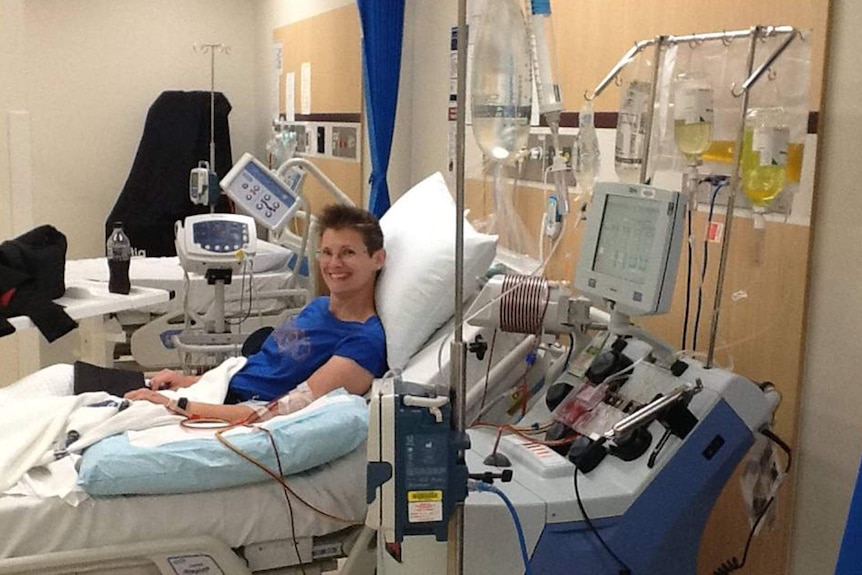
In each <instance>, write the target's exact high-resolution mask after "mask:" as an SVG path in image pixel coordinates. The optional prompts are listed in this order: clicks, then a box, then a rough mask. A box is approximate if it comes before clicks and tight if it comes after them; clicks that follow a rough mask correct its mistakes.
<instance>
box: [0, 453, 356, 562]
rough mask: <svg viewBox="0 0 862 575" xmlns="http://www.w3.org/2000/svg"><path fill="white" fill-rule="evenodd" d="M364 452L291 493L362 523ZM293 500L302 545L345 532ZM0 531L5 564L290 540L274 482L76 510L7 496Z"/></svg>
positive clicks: (112, 500) (318, 471)
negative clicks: (146, 548)
mask: <svg viewBox="0 0 862 575" xmlns="http://www.w3.org/2000/svg"><path fill="white" fill-rule="evenodd" d="M365 451H366V447H365V444H364V443H363V444H362V445H360V446H359V447H358V448H357V449H356V450H354V451H353V452H352V453H350V454H348V455H346V456H344V457H342V458H340V459H338V460H336V461H333V462H331V463H328V464H325V465H322V466H319V467H317V468H315V469H313V470H310V471H307V472H304V473H300V474H297V475H292V476H290V477H289V478H288V485H289V486H290V487H291V489H293V490H294V491H295V492H296V493H298V494H299V495H300V497H302V498H303V499H305V500H307V501H309V502H311V503H312V504H314V505H315V506H317V507H318V508H320V509H323V510H325V511H327V512H329V513H332V514H336V515H339V516H341V517H344V518H346V519H352V520H354V521H355V522H356V523H361V522H362V521H364V518H365V509H366V507H365V457H366V456H365ZM290 500H291V507H292V509H293V519H294V529H295V531H296V536H297V537H308V536H317V535H324V534H327V533H332V532H334V531H337V530H339V529H342V528H344V527H346V526H347V524H345V523H342V522H338V521H335V520H333V519H329V518H326V517H324V516H322V515H319V514H318V513H316V512H314V511H312V510H310V509H309V508H307V507H306V506H304V505H303V504H302V503H300V502H299V501H298V500H296V499H295V498H294V497H293V496H291V497H290ZM0 525H2V526H3V527H2V529H0V531H2V536H0V558H7V557H18V556H25V555H35V554H39V553H48V552H52V551H65V550H72V549H86V548H90V547H99V546H103V545H113V544H122V543H128V542H130V541H145V540H150V539H161V538H172V537H181V536H183V537H187V536H193V535H212V536H214V537H216V538H218V539H220V540H221V541H223V542H224V543H226V544H227V545H229V546H231V547H238V546H241V545H248V544H250V543H254V542H263V541H273V540H278V539H290V538H291V526H290V515H289V513H288V508H287V503H286V501H285V497H284V491H283V489H282V488H281V486H280V485H278V484H277V483H275V482H274V481H272V482H266V483H257V484H254V485H245V486H242V487H234V488H231V489H222V490H217V491H209V492H203V493H193V494H182V495H157V496H151V495H140V496H119V497H103V498H98V497H96V498H90V499H88V500H86V501H84V502H83V503H81V504H80V505H79V506H78V507H71V506H70V505H67V504H66V503H65V502H64V501H62V500H60V499H58V498H50V499H40V498H36V497H27V496H14V495H4V496H2V497H0Z"/></svg>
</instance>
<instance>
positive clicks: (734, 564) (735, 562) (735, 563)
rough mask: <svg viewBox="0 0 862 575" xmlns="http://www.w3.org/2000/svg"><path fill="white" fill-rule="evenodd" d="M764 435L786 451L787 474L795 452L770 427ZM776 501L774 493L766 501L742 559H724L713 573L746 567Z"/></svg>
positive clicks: (785, 467) (714, 574)
mask: <svg viewBox="0 0 862 575" xmlns="http://www.w3.org/2000/svg"><path fill="white" fill-rule="evenodd" d="M760 433H762V434H763V436H764V437H766V438H767V439H769V440H770V441H772V442H773V443H775V444H776V445H777V446H778V447H780V448H781V450H782V451H784V453H785V455H787V461H786V462H785V464H784V473H785V474H786V473H787V472H788V471H790V465H791V463H792V462H793V453H792V450H791V449H790V446H789V445H787V443H785V442H784V440H783V439H781V438H780V437H778V436H777V435H776V434H775V433H773V432H772V431H770V430H769V429H763V430H761V432H760ZM774 502H775V495H774V494H773V495H772V496H771V497H770V498H769V500H768V501H767V502H766V505H764V506H763V509H762V510H761V511H760V514H758V516H757V519H756V520H755V521H754V524H753V525H752V526H751V529H750V530H749V532H748V538H747V539H746V541H745V548H744V549H743V551H742V560H741V561H740V560H739V559H738V558H737V557H736V556H735V555H734V556H733V557H731V558H730V559H728V560H726V561H723V562H722V563H721V565H719V566H718V568H716V569H715V570H714V571H713V572H712V573H713V575H729V574H730V573H733V572H734V571H738V570H740V569H742V568H743V567H745V562H746V561H747V560H748V551H749V550H750V549H751V542H752V540H753V539H754V534H755V533H757V528H758V527H759V526H760V522H761V521H763V518H764V517H766V514H767V512H768V511H769V509H770V508H771V507H772V504H773V503H774Z"/></svg>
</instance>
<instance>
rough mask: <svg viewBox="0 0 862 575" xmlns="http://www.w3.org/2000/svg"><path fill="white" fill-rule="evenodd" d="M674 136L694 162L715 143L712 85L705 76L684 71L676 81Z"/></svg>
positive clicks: (683, 151) (685, 154)
mask: <svg viewBox="0 0 862 575" xmlns="http://www.w3.org/2000/svg"><path fill="white" fill-rule="evenodd" d="M674 99H675V102H674V113H673V136H674V141H675V142H676V147H677V148H678V149H679V151H680V152H682V155H683V156H685V159H686V161H688V162H689V163H690V164H692V163H697V162H698V161H699V160H700V156H701V155H702V154H703V153H704V152H706V151H707V150H708V149H709V146H710V144H711V143H712V127H713V108H712V106H713V104H712V100H713V94H712V86H710V85H709V83H708V82H707V80H706V79H705V78H703V77H700V76H696V75H692V74H681V75H680V76H679V77H677V79H676V81H675V83H674Z"/></svg>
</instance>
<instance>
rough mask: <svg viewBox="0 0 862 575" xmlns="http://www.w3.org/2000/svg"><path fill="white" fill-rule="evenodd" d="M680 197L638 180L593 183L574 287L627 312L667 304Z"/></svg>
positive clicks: (678, 242)
mask: <svg viewBox="0 0 862 575" xmlns="http://www.w3.org/2000/svg"><path fill="white" fill-rule="evenodd" d="M685 203H686V202H685V196H683V195H682V194H680V193H679V192H677V191H673V190H662V189H660V188H654V187H652V186H645V185H640V184H626V183H621V182H620V183H618V182H597V183H596V187H595V190H594V191H593V199H592V202H591V204H590V209H589V211H588V212H587V222H586V229H584V232H583V237H582V241H581V256H580V258H579V260H578V264H577V268H576V270H575V282H574V285H575V288H576V289H577V290H579V291H580V292H581V293H582V294H584V295H586V296H587V297H590V298H591V299H593V301H596V302H598V303H599V304H600V305H605V304H609V303H610V304H613V308H614V309H615V310H616V311H619V312H622V313H625V314H629V315H651V314H656V313H664V312H666V311H667V310H668V309H669V308H670V302H671V299H672V297H673V288H674V282H675V280H676V270H677V264H678V263H679V252H680V247H681V245H682V237H683V229H682V228H683V225H682V224H683V219H684V212H685Z"/></svg>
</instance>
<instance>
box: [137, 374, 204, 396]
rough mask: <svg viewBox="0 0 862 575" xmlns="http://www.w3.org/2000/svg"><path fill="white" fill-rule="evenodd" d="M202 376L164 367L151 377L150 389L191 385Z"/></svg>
mask: <svg viewBox="0 0 862 575" xmlns="http://www.w3.org/2000/svg"><path fill="white" fill-rule="evenodd" d="M200 378H201V376H199V375H186V374H184V373H181V372H179V371H174V370H172V369H163V370H161V371H160V372H158V373H157V374H155V375H154V376H153V377H151V378H150V382H149V385H150V389H153V390H156V391H158V390H160V389H178V388H180V387H189V386H190V385H192V384H193V383H195V382H197V380H199V379H200Z"/></svg>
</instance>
